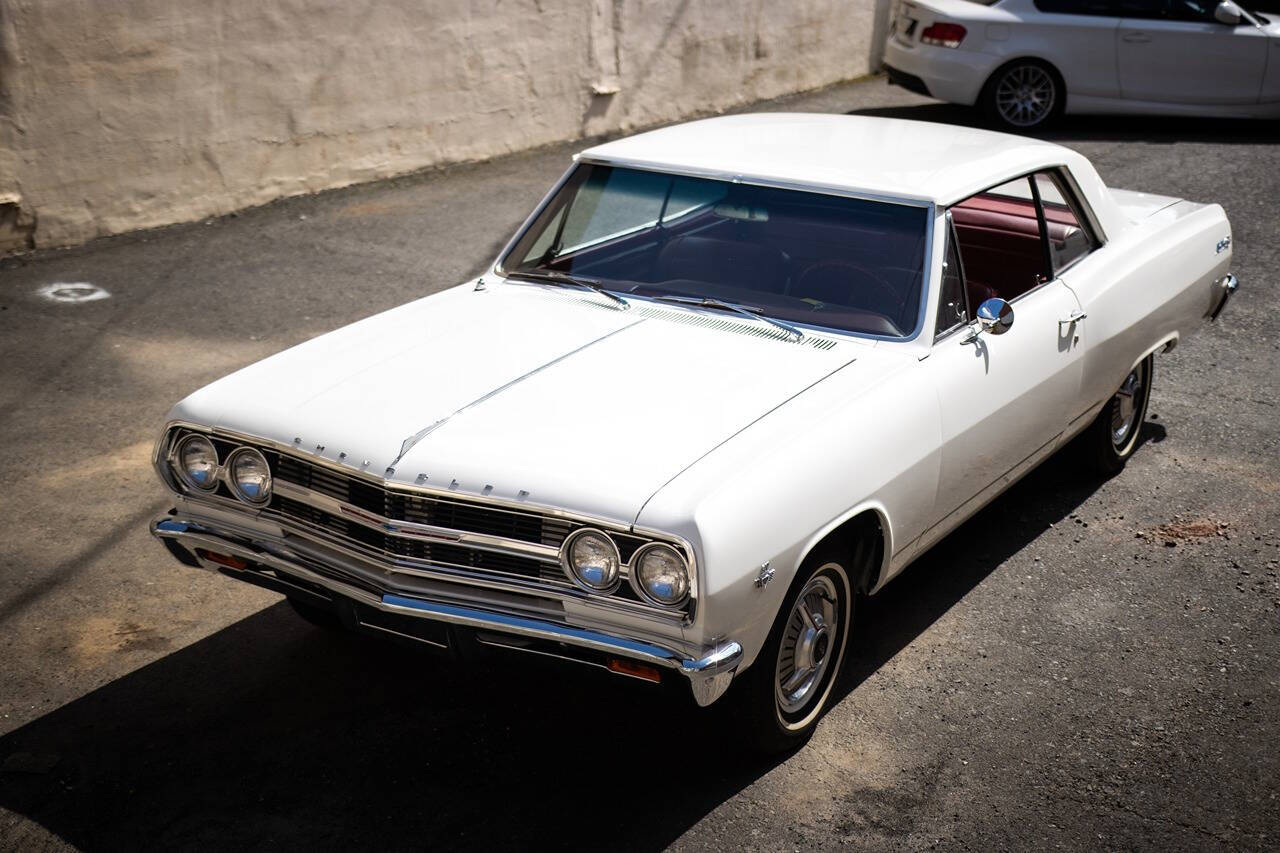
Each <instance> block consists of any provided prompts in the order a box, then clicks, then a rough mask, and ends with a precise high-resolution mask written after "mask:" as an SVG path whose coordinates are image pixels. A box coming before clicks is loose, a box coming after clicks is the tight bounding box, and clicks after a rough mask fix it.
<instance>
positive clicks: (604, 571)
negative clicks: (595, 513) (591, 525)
mask: <svg viewBox="0 0 1280 853" xmlns="http://www.w3.org/2000/svg"><path fill="white" fill-rule="evenodd" d="M560 562H561V564H562V565H563V566H564V569H565V571H567V572H568V573H569V576H570V577H571V578H573V579H574V580H576V581H577V582H578V583H580V584H582V585H583V586H585V587H587V588H588V589H592V590H595V591H596V592H608V591H609V590H611V589H613V588H614V587H615V586H617V584H618V577H619V574H620V572H621V569H622V560H621V559H620V558H619V557H618V548H617V546H616V545H614V544H613V540H612V539H610V538H609V537H608V536H606V535H605V534H603V533H601V532H600V531H599V530H590V529H587V530H579V531H577V532H576V533H574V534H573V535H572V536H570V537H569V538H568V539H566V540H565V543H564V546H563V547H562V548H561V551H560Z"/></svg>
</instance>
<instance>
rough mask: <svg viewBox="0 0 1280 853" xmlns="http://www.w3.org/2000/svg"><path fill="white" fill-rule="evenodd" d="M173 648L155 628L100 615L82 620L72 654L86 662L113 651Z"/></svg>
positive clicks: (91, 661) (151, 650) (162, 650)
mask: <svg viewBox="0 0 1280 853" xmlns="http://www.w3.org/2000/svg"><path fill="white" fill-rule="evenodd" d="M172 648H173V642H172V641H171V640H170V639H169V638H168V637H166V636H164V635H163V634H161V633H160V632H159V631H157V630H156V629H155V628H149V627H146V626H144V625H139V624H137V623H136V622H116V621H114V620H111V619H103V618H90V619H86V620H85V621H84V622H83V623H81V626H80V630H79V631H78V632H77V637H76V639H75V642H74V644H73V645H72V649H73V650H74V653H75V656H76V657H77V658H79V659H80V661H81V663H82V664H89V665H92V664H93V663H94V662H95V661H99V660H102V659H103V658H105V657H108V656H110V655H114V654H126V653H131V652H167V651H169V650H171V649H172Z"/></svg>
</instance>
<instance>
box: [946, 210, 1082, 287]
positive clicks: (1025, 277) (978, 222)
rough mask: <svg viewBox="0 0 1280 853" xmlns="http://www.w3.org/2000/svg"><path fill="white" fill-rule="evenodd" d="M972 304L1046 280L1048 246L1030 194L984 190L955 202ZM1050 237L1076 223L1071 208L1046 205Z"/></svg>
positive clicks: (1061, 234) (1059, 238) (1061, 237)
mask: <svg viewBox="0 0 1280 853" xmlns="http://www.w3.org/2000/svg"><path fill="white" fill-rule="evenodd" d="M951 216H952V220H953V221H954V222H955V226H956V237H957V238H958V240H959V242H960V258H961V261H962V263H963V264H964V274H965V279H966V282H967V284H968V290H969V303H970V305H972V306H973V307H974V308H976V307H977V306H978V305H981V304H982V302H983V300H985V299H990V298H991V297H993V296H998V297H1000V298H1001V299H1014V298H1016V297H1018V296H1021V295H1022V294H1024V293H1026V292H1027V291H1028V290H1030V289H1031V288H1033V287H1035V286H1036V285H1038V284H1039V283H1040V282H1042V281H1044V277H1045V276H1046V275H1047V274H1048V271H1047V270H1046V269H1045V258H1044V247H1043V246H1042V245H1041V243H1040V224H1039V222H1038V221H1037V219H1036V206H1035V202H1034V201H1032V200H1031V199H1021V198H1010V197H1008V196H998V195H990V194H987V193H980V194H978V195H976V196H973V197H972V198H967V199H965V200H964V201H962V202H960V203H959V204H957V205H955V206H954V207H952V208H951ZM1045 218H1046V219H1047V220H1048V228H1049V239H1051V240H1054V241H1058V242H1061V241H1062V240H1065V239H1066V236H1067V233H1068V232H1069V231H1070V230H1071V229H1072V228H1073V227H1074V226H1075V217H1074V216H1073V215H1072V213H1071V210H1070V209H1067V208H1063V209H1057V208H1055V207H1046V210H1045Z"/></svg>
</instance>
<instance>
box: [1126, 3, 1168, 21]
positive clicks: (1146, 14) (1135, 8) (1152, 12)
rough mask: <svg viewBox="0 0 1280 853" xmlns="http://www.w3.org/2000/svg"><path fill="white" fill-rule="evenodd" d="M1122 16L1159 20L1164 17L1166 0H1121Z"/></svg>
mask: <svg viewBox="0 0 1280 853" xmlns="http://www.w3.org/2000/svg"><path fill="white" fill-rule="evenodd" d="M1119 3H1120V17H1122V18H1141V19H1144V20H1158V19H1160V18H1163V17H1164V13H1165V3H1166V0H1119Z"/></svg>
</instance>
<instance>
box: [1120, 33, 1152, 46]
mask: <svg viewBox="0 0 1280 853" xmlns="http://www.w3.org/2000/svg"><path fill="white" fill-rule="evenodd" d="M1120 41H1127V42H1129V44H1146V43H1147V42H1149V41H1151V36H1149V35H1147V34H1146V33H1125V34H1124V35H1122V36H1120Z"/></svg>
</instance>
